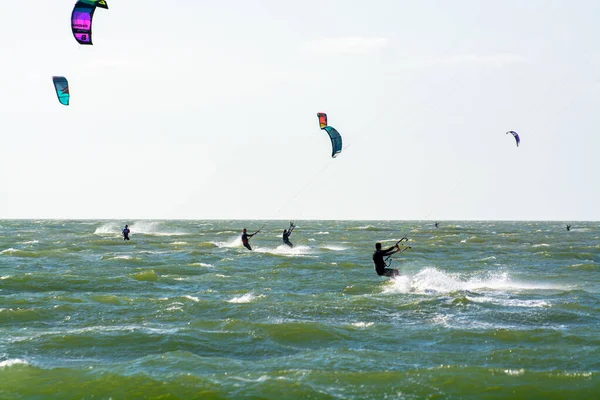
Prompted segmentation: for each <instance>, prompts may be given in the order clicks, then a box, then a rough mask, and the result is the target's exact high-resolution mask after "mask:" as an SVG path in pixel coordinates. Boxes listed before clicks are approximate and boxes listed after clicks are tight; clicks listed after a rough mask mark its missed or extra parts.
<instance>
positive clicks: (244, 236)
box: [242, 228, 260, 250]
mask: <svg viewBox="0 0 600 400" xmlns="http://www.w3.org/2000/svg"><path fill="white" fill-rule="evenodd" d="M258 232H260V229H259V230H257V231H256V232H254V233H253V234H249V233H248V232H247V231H246V228H244V229H243V230H242V244H243V245H244V247H245V248H247V249H248V250H252V247H250V241H249V240H248V238H251V237H252V236H254V235H256V234H257V233H258Z"/></svg>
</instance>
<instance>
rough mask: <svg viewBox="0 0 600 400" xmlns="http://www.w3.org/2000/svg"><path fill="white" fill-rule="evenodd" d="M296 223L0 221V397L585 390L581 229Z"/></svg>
mask: <svg viewBox="0 0 600 400" xmlns="http://www.w3.org/2000/svg"><path fill="white" fill-rule="evenodd" d="M124 223H130V225H131V226H130V227H131V230H132V235H131V241H128V242H127V241H123V240H122V238H121V236H120V231H121V229H122V225H123V224H124ZM264 223H266V225H265V227H264V229H263V230H262V231H261V232H260V233H259V234H258V235H256V236H255V237H253V238H252V240H251V242H252V245H253V247H254V251H252V252H250V251H248V250H246V249H245V248H243V247H242V246H241V243H240V239H239V235H240V231H241V229H242V228H244V227H247V228H248V229H249V230H250V231H254V230H257V229H258V228H260V227H261V226H262V225H263V224H264ZM296 223H297V225H298V228H296V230H295V231H294V233H293V235H292V236H291V240H292V242H293V243H294V244H295V247H294V248H293V249H290V248H288V247H286V246H284V245H283V244H282V242H281V233H282V231H283V229H284V228H286V227H287V221H27V220H22V221H0V399H245V398H251V399H506V398H510V399H597V398H600V350H599V345H600V226H599V224H598V223H591V222H580V223H573V227H572V229H571V231H567V230H566V229H565V224H563V223H560V222H459V221H453V222H450V221H443V222H442V223H441V225H440V227H439V228H437V229H436V228H434V227H433V224H432V223H431V222H427V221H404V222H402V221H400V222H395V221H387V222H380V221H371V222H367V221H296ZM405 234H406V235H408V238H409V239H410V241H409V242H408V245H410V246H411V247H412V248H411V249H410V250H408V251H406V252H404V253H402V254H401V255H399V256H397V257H395V260H394V261H393V264H392V267H394V268H398V269H399V270H400V273H401V275H400V276H399V277H397V278H396V279H393V280H392V279H387V278H381V277H378V276H377V275H376V274H375V272H374V270H373V265H372V261H371V255H372V252H373V250H374V244H375V242H377V241H382V242H383V243H384V245H388V244H389V245H392V244H394V243H395V242H396V241H397V240H398V239H400V238H401V237H402V236H404V235H405Z"/></svg>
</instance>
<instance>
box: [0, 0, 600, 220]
mask: <svg viewBox="0 0 600 400" xmlns="http://www.w3.org/2000/svg"><path fill="white" fill-rule="evenodd" d="M5 3H6V4H3V7H2V12H0V52H1V54H2V63H1V64H0V68H1V72H2V77H3V79H2V89H3V90H2V92H3V94H4V96H2V97H1V98H0V119H1V121H2V125H1V126H2V129H1V130H0V135H1V136H2V142H1V144H0V182H1V185H0V218H91V219H95V218H111V219H112V218H117V219H137V218H186V219H188V218H189V219H204V218H210V219H212V218H232V219H233V218H244V219H254V218H283V219H300V218H319V219H400V220H404V219H432V220H444V219H513V220H521V219H523V220H600V206H599V204H600V178H599V174H600V157H599V152H600V138H599V137H600V113H599V112H598V110H599V109H600V44H599V43H600V42H599V41H598V38H600V25H599V24H598V17H599V16H600V2H599V1H597V0H578V1H572V0H571V1H567V0H565V1H552V0H543V1H542V0H528V1H523V0H503V1H484V0H455V1H441V0H439V1H434V0H419V1H414V0H413V1H404V0H369V1H366V0H365V1H362V0H357V1H349V0H319V1H317V0H302V1H293V2H292V1H285V0H262V1H259V0H231V1H226V2H220V1H202V0H160V1H159V0H143V1H141V0H109V6H110V10H108V11H107V10H102V9H98V10H97V11H96V15H95V18H94V46H89V47H82V46H80V45H78V44H77V43H76V42H75V40H74V39H73V37H72V35H71V29H70V14H71V10H72V8H73V4H74V1H73V0H53V1H47V0H32V1H27V2H25V1H14V2H8V1H5ZM53 75H64V76H66V77H67V78H68V79H69V82H70V89H71V105H70V106H69V107H64V106H61V105H60V104H59V103H58V101H57V99H56V95H55V93H54V91H53V87H52V81H51V77H52V76H53ZM319 111H323V112H326V113H328V115H329V123H330V124H331V125H332V126H334V127H335V128H337V130H338V131H339V132H340V133H341V134H342V136H343V139H344V145H345V146H348V147H347V148H345V150H344V151H343V152H342V154H341V155H340V156H338V158H336V159H333V160H332V159H331V157H330V156H331V145H330V142H329V138H328V136H327V135H326V133H325V132H323V131H321V130H319V126H318V122H317V117H316V113H317V112H319ZM508 130H516V131H517V132H519V134H520V135H521V140H522V143H521V147H519V148H517V147H516V146H515V143H514V139H513V138H512V137H510V136H508V135H506V134H505V132H506V131H508ZM320 171H321V172H320ZM303 188H304V190H302V189H303Z"/></svg>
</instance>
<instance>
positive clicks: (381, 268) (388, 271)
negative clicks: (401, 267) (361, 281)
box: [373, 243, 400, 277]
mask: <svg viewBox="0 0 600 400" xmlns="http://www.w3.org/2000/svg"><path fill="white" fill-rule="evenodd" d="M399 251H400V246H398V244H396V245H395V246H392V247H390V248H388V249H385V250H382V249H381V243H375V253H373V263H374V264H375V271H376V272H377V275H379V276H389V277H392V276H396V275H400V273H399V272H398V270H397V269H392V268H386V267H387V266H388V265H387V264H386V262H385V259H384V257H389V256H391V255H392V254H394V253H397V252H399Z"/></svg>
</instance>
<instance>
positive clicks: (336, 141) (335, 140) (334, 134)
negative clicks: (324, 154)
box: [317, 113, 342, 158]
mask: <svg viewBox="0 0 600 400" xmlns="http://www.w3.org/2000/svg"><path fill="white" fill-rule="evenodd" d="M317 117H319V126H320V127H321V129H323V130H324V131H325V132H327V134H328V135H329V139H331V157H334V158H335V156H337V155H338V154H340V153H341V152H342V136H341V135H340V133H339V132H338V131H337V130H335V128H334V127H332V126H329V125H327V114H325V113H317Z"/></svg>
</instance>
